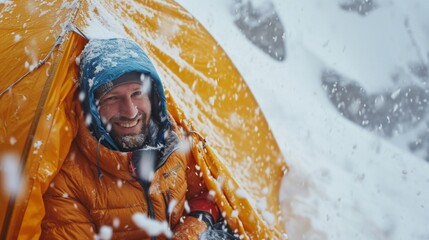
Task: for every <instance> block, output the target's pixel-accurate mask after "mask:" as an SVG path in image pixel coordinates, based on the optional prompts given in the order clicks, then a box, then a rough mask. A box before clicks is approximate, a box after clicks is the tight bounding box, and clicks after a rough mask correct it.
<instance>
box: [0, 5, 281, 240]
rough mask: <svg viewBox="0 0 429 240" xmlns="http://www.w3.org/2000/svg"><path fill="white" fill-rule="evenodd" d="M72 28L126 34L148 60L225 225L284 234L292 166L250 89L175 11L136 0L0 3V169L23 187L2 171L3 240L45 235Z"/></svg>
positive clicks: (78, 45) (67, 123) (69, 89)
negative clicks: (283, 206)
mask: <svg viewBox="0 0 429 240" xmlns="http://www.w3.org/2000/svg"><path fill="white" fill-rule="evenodd" d="M76 28H77V29H80V30H81V31H82V33H83V34H84V35H85V36H87V37H89V38H103V37H109V38H112V37H115V36H114V35H116V36H117V35H119V36H121V37H127V38H131V39H133V40H134V41H135V42H137V43H138V44H139V45H140V46H141V47H142V48H143V49H144V50H145V51H146V52H147V53H148V55H149V57H150V58H151V60H152V62H153V63H154V65H155V68H157V71H158V73H159V75H160V78H161V80H162V81H163V84H164V86H165V88H166V97H167V104H168V106H167V107H168V110H169V111H170V112H171V114H172V115H173V117H174V118H175V120H176V121H177V122H178V123H179V124H180V125H181V126H183V127H184V128H185V129H186V130H187V131H189V132H191V133H192V134H191V138H192V139H193V145H192V146H193V147H192V153H193V154H194V156H196V158H197V161H198V164H199V165H200V167H201V169H202V171H203V172H204V174H203V177H204V179H205V181H206V183H207V185H208V186H209V187H210V188H211V190H212V193H213V195H214V197H215V199H216V201H217V203H218V205H219V206H220V207H221V210H222V212H223V214H225V215H226V217H227V219H228V222H229V224H230V225H231V226H233V227H234V229H237V231H238V233H239V234H240V235H241V236H242V237H243V238H245V239H247V238H250V239H262V238H266V239H280V238H282V237H283V236H284V235H282V234H283V233H284V232H285V226H284V223H283V221H282V216H281V211H280V209H279V200H278V195H279V189H280V183H281V179H282V177H283V175H284V173H285V172H286V171H287V165H286V163H285V160H284V159H283V157H282V155H281V152H280V150H279V148H278V145H277V143H276V141H275V139H274V137H273V134H272V132H271V130H270V128H269V126H268V124H267V122H266V120H265V117H264V116H263V113H262V112H261V110H260V108H259V106H258V104H257V102H256V100H255V99H254V97H253V95H252V94H251V92H250V90H249V88H248V87H247V85H246V83H245V81H244V80H243V79H242V77H241V76H240V74H239V72H238V71H237V69H236V68H235V66H234V64H233V63H232V62H231V61H230V59H229V58H228V57H227V55H226V54H225V52H224V51H223V50H222V48H221V47H220V46H219V45H218V44H217V43H216V41H215V40H214V39H213V38H212V37H211V36H210V34H209V33H208V32H207V31H206V30H205V29H204V27H203V26H201V24H199V23H198V21H197V20H195V19H194V18H193V17H192V16H191V15H190V14H189V13H188V12H187V11H186V10H185V9H183V8H182V7H181V6H180V5H178V4H177V3H175V2H173V1H136V0H122V1H113V0H108V1H107V0H106V1H101V0H99V1H98V0H92V1H89V0H80V1H78V0H74V1H72V0H62V1H51V2H49V3H48V2H45V1H42V2H31V3H28V2H25V1H15V2H12V1H5V2H4V3H2V4H0V36H1V38H0V62H1V63H2V64H1V65H0V73H1V76H2V81H0V94H1V95H0V101H1V103H2V104H1V106H0V166H3V167H2V169H6V168H5V167H4V166H6V165H7V164H6V163H8V164H9V165H7V166H10V163H12V165H13V164H15V165H16V166H17V169H18V170H17V171H16V173H17V174H20V176H21V179H22V182H21V185H20V186H21V187H17V188H16V189H12V190H10V189H9V188H8V187H5V186H7V184H8V181H10V178H9V177H8V176H10V175H11V174H8V172H7V171H6V170H0V171H1V172H0V174H1V176H0V186H1V187H0V192H1V195H0V202H2V203H4V204H2V206H1V207H0V224H1V227H2V230H1V238H2V239H15V238H18V237H19V238H23V239H38V237H39V236H40V231H41V230H40V222H41V220H42V218H43V215H44V206H43V201H42V195H43V193H44V192H45V191H46V189H47V188H48V187H49V184H50V182H51V180H52V179H53V178H54V176H55V174H56V173H57V172H58V171H59V169H60V167H61V165H62V162H63V161H64V159H65V156H66V154H67V152H68V149H69V147H70V144H71V141H72V139H73V138H74V136H75V135H76V127H75V124H76V123H75V119H67V117H66V116H67V115H66V112H67V111H69V109H71V108H72V107H73V104H76V102H73V101H72V99H73V97H75V94H78V93H77V91H76V89H77V82H78V80H77V79H78V77H79V75H78V67H77V64H76V59H78V56H79V54H80V52H81V51H82V49H83V47H84V45H85V43H86V42H87V40H86V39H84V38H83V37H82V36H80V35H78V34H76V33H74V32H72V31H71V29H76ZM100 29H104V30H103V31H100ZM56 43H58V45H56ZM43 59H46V61H41V60H43ZM10 169H12V170H13V169H14V168H10Z"/></svg>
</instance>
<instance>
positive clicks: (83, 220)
mask: <svg viewBox="0 0 429 240" xmlns="http://www.w3.org/2000/svg"><path fill="white" fill-rule="evenodd" d="M43 198H44V204H45V208H46V215H45V218H44V219H43V222H42V236H41V238H40V239H94V235H95V234H94V232H95V230H96V229H95V226H94V224H93V223H92V222H91V217H90V215H89V212H88V210H87V209H86V208H85V206H84V205H82V204H81V203H80V201H78V200H77V199H76V196H75V191H74V190H73V185H72V184H70V183H69V182H68V181H67V177H66V176H65V175H64V174H62V172H60V173H59V174H58V175H57V176H56V178H55V180H54V181H53V182H52V184H51V186H50V187H49V189H48V190H47V192H46V193H45V194H44V196H43Z"/></svg>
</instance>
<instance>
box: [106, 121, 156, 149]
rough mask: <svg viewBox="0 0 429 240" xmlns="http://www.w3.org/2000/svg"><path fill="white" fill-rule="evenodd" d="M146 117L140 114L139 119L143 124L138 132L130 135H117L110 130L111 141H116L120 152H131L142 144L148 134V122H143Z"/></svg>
mask: <svg viewBox="0 0 429 240" xmlns="http://www.w3.org/2000/svg"><path fill="white" fill-rule="evenodd" d="M145 118H146V114H143V115H142V116H141V120H142V121H143V126H142V128H141V131H140V133H137V134H131V135H118V134H116V133H115V132H114V131H111V132H110V136H111V137H112V139H113V141H114V142H115V143H116V146H117V147H118V148H119V150H120V151H121V152H131V151H134V150H137V149H140V148H142V147H143V146H144V144H145V142H146V140H147V139H148V137H149V136H150V131H149V126H148V125H149V124H146V123H145V122H144V119H145Z"/></svg>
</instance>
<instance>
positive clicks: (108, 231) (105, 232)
mask: <svg viewBox="0 0 429 240" xmlns="http://www.w3.org/2000/svg"><path fill="white" fill-rule="evenodd" d="M112 236H113V229H112V228H111V227H109V226H101V227H100V233H99V234H98V235H97V236H96V239H100V240H107V239H111V238H112Z"/></svg>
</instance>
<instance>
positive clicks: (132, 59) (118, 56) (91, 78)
mask: <svg viewBox="0 0 429 240" xmlns="http://www.w3.org/2000/svg"><path fill="white" fill-rule="evenodd" d="M129 72H139V73H144V74H147V75H149V76H150V77H151V78H152V88H151V91H152V94H151V95H152V97H151V105H152V113H151V118H152V119H153V120H154V121H155V122H156V123H157V124H158V125H159V130H160V131H159V133H158V136H157V143H160V144H164V136H163V135H164V132H165V130H166V129H167V128H169V127H170V126H171V123H170V122H169V120H168V117H167V116H168V113H167V107H166V101H165V95H164V88H163V86H162V82H161V80H160V78H159V76H158V73H157V72H156V70H155V67H154V66H153V64H152V62H151V61H150V59H149V57H148V56H147V55H146V53H145V52H144V51H143V50H142V49H141V48H140V47H139V46H138V45H137V44H136V43H135V42H133V41H132V40H129V39H121V38H115V39H92V40H90V41H89V42H88V43H87V44H86V46H85V48H84V50H83V51H82V53H81V56H80V91H81V92H80V96H81V98H80V99H81V100H82V105H83V109H84V111H85V114H86V123H87V124H88V127H89V129H90V131H91V132H92V134H93V135H94V137H95V138H96V139H97V140H98V141H100V142H101V143H102V144H104V145H105V146H106V147H108V148H110V149H113V150H119V148H118V147H117V146H116V144H115V143H114V141H113V139H112V138H111V137H110V135H109V134H108V132H107V131H106V129H105V128H104V126H103V124H102V122H101V119H100V115H99V113H98V109H97V105H96V103H95V101H96V100H95V96H94V92H95V90H96V89H97V88H99V87H100V86H102V85H103V84H105V83H108V82H111V81H112V80H115V79H117V78H118V77H120V76H122V75H123V74H125V73H129Z"/></svg>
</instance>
